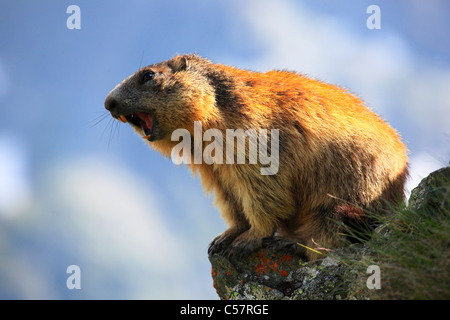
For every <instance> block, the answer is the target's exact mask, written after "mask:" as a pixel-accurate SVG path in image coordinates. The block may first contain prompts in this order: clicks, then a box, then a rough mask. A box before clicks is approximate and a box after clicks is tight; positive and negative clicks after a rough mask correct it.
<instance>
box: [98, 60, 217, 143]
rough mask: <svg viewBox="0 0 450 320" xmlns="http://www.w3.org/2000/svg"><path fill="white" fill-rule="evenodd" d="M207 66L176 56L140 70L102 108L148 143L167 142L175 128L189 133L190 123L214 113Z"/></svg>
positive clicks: (214, 108) (215, 111)
mask: <svg viewBox="0 0 450 320" xmlns="http://www.w3.org/2000/svg"><path fill="white" fill-rule="evenodd" d="M209 64H211V62H209V61H208V60H206V59H203V58H201V57H199V56H197V55H180V56H176V57H175V58H173V59H170V60H167V61H164V62H160V63H157V64H153V65H149V66H147V67H144V68H142V69H141V70H139V71H137V72H136V73H135V74H133V75H131V76H130V77H128V78H126V79H125V80H123V81H122V82H121V83H120V84H118V85H117V86H116V87H115V88H114V89H113V90H112V91H111V92H110V93H109V94H108V96H107V98H106V100H105V108H106V109H107V110H109V111H110V112H111V115H112V116H113V117H114V118H116V119H118V120H121V121H122V122H128V123H130V124H131V125H132V126H133V127H134V129H135V130H136V131H137V132H138V133H139V134H140V135H141V136H142V137H143V138H145V139H147V140H148V141H151V142H152V141H159V140H165V139H169V140H170V137H171V134H172V132H173V131H174V130H175V129H178V128H183V129H187V130H189V131H190V132H191V133H193V126H194V121H196V120H200V121H209V120H210V119H212V118H213V117H214V116H215V114H216V113H217V108H216V106H215V94H214V88H213V87H212V86H211V85H210V82H209V81H208V79H207V75H206V72H205V70H206V69H207V66H208V65H209Z"/></svg>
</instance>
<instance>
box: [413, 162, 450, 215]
mask: <svg viewBox="0 0 450 320" xmlns="http://www.w3.org/2000/svg"><path fill="white" fill-rule="evenodd" d="M449 182H450V167H445V168H441V169H439V170H436V171H434V172H432V173H430V175H428V177H426V178H424V179H423V180H422V181H421V182H420V183H419V185H418V186H417V187H416V188H415V189H413V190H412V192H411V196H410V197H409V202H408V209H411V210H413V211H416V212H418V213H422V214H427V213H428V214H430V213H434V214H436V213H441V214H442V213H444V212H447V213H448V212H449V211H450V184H449Z"/></svg>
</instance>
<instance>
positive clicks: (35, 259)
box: [0, 0, 450, 299]
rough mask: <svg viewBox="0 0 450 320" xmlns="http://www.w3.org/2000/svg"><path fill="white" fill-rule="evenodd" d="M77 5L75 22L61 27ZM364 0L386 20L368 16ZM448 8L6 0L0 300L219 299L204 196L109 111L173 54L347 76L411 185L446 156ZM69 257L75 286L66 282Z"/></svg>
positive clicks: (435, 4)
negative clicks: (135, 80)
mask: <svg viewBox="0 0 450 320" xmlns="http://www.w3.org/2000/svg"><path fill="white" fill-rule="evenodd" d="M71 4H76V5H78V6H79V7H80V9H81V29H80V30H69V29H67V27H66V20H67V18H68V17H69V14H67V13H66V8H67V7H68V6H69V5H71ZM372 4H376V5H378V6H379V7H380V9H381V29H380V30H369V29H367V27H366V20H367V18H368V17H369V14H367V13H366V9H367V7H368V6H369V5H372ZM449 12H450V3H449V2H448V1H445V0H431V1H422V0H408V1H406V0H403V1H389V0H384V1H361V0H346V1H332V0H315V1H289V0H277V1H269V0H259V1H256V0H255V1H207V0H195V1H181V0H178V1H177V0H173V1H138V0H132V1H100V0H98V1H56V0H55V1H51V0H45V1H44V0H41V1H30V0H29V1H12V0H10V1H2V2H1V3H0V111H1V117H0V298H2V299H79V298H83V299H146V298H148V299H217V295H216V293H215V291H214V289H213V287H212V280H211V275H210V264H209V261H208V258H207V253H206V250H207V246H208V244H209V242H210V241H211V240H212V239H213V238H214V237H215V236H216V235H218V234H219V233H220V232H222V231H224V230H225V228H226V226H225V224H224V222H222V220H221V218H220V214H219V211H218V210H217V209H216V208H214V207H213V206H212V198H211V197H208V196H205V195H204V193H203V190H202V188H201V185H200V181H199V179H198V177H197V178H193V177H192V175H191V173H190V172H189V171H188V170H187V168H186V167H178V166H175V165H174V164H173V163H172V162H171V161H170V160H168V159H165V158H163V157H162V156H161V155H159V154H158V153H157V152H155V151H153V150H151V149H150V148H148V147H147V146H146V145H145V144H144V143H143V142H142V139H139V138H138V137H137V136H136V134H135V133H134V132H133V130H132V129H131V128H130V127H129V126H127V125H123V124H122V123H119V122H117V121H112V120H110V117H105V118H104V119H103V116H104V115H106V112H105V110H104V107H103V103H104V99H105V97H106V95H107V94H108V92H109V91H110V90H111V89H112V88H113V87H114V86H115V85H116V84H117V83H119V82H120V81H121V80H123V79H124V78H125V77H127V76H129V75H130V74H132V73H134V72H135V71H136V70H137V69H138V68H139V67H141V66H145V65H148V64H152V63H155V62H159V61H161V60H166V59H168V58H170V57H172V56H174V55H175V54H177V53H193V52H196V53H198V54H200V55H202V56H204V57H207V58H209V59H211V60H213V61H215V62H219V63H225V64H230V65H234V66H236V67H240V68H245V69H253V70H257V71H267V70H270V69H290V70H296V71H299V72H302V73H305V74H308V75H310V76H312V77H315V78H317V79H320V80H324V81H328V82H331V83H335V84H338V85H341V86H344V87H347V88H349V89H350V90H351V91H352V92H354V93H355V94H357V95H358V96H360V97H361V98H363V99H364V100H365V101H366V102H367V104H368V105H369V106H370V107H371V108H372V109H373V110H374V111H375V112H376V113H378V114H380V115H381V116H382V117H383V118H384V119H386V120H387V121H389V122H390V123H391V125H392V126H393V127H395V128H396V129H397V130H398V131H399V132H400V133H401V135H402V136H403V138H404V140H405V142H406V144H407V146H408V148H409V150H410V162H411V179H410V182H409V183H408V189H411V187H412V186H415V185H417V183H418V182H419V181H420V178H422V177H424V176H426V174H427V173H429V172H430V171H433V170H434V169H437V168H439V167H442V166H444V165H446V164H447V163H448V160H449V158H450V90H449V88H450V34H449V22H448V13H449ZM102 119H103V120H102ZM97 122H99V123H97ZM72 264H76V265H79V266H80V268H81V290H69V289H67V287H66V279H67V277H68V276H69V275H68V274H67V273H66V269H67V267H68V266H69V265H72Z"/></svg>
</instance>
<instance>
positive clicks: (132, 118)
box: [117, 112, 153, 141]
mask: <svg viewBox="0 0 450 320" xmlns="http://www.w3.org/2000/svg"><path fill="white" fill-rule="evenodd" d="M117 119H119V120H120V121H122V122H123V123H127V122H129V123H130V124H132V125H133V126H135V127H137V128H140V129H141V130H142V131H143V132H144V139H147V140H149V141H150V140H151V137H152V129H153V116H152V114H151V113H147V112H135V113H132V114H129V115H127V116H125V115H119V116H117Z"/></svg>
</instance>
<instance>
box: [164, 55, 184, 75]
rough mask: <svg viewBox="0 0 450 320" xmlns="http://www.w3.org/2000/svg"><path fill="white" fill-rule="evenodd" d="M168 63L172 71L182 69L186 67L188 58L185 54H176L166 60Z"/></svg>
mask: <svg viewBox="0 0 450 320" xmlns="http://www.w3.org/2000/svg"><path fill="white" fill-rule="evenodd" d="M168 65H169V68H170V69H172V72H177V71H183V70H186V68H187V67H188V60H187V59H186V57H185V56H176V57H175V58H173V59H172V60H170V61H169V62H168Z"/></svg>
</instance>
